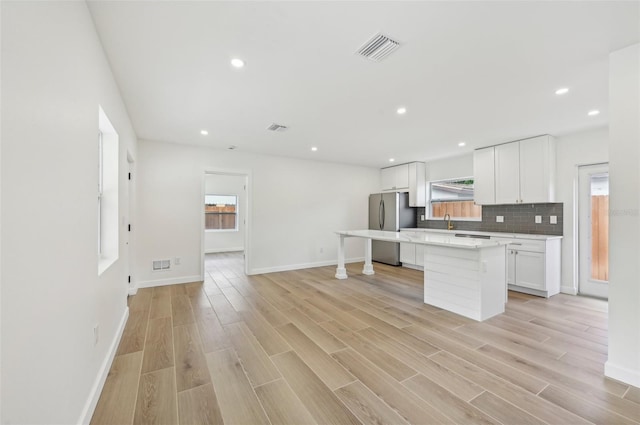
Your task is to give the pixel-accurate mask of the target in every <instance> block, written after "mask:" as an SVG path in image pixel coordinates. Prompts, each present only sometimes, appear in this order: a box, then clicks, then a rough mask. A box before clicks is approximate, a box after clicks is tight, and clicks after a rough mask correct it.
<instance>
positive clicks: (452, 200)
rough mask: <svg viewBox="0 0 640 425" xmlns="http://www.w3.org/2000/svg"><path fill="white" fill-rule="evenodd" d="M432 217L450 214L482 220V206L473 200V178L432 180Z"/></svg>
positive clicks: (452, 216) (453, 217)
mask: <svg viewBox="0 0 640 425" xmlns="http://www.w3.org/2000/svg"><path fill="white" fill-rule="evenodd" d="M430 189H431V198H430V209H431V211H430V217H431V218H435V219H437V218H443V217H444V216H445V214H449V216H450V217H451V218H452V219H456V220H481V219H482V206H480V205H476V204H475V203H474V202H473V178H466V179H465V178H461V179H455V180H443V181H438V182H431V184H430Z"/></svg>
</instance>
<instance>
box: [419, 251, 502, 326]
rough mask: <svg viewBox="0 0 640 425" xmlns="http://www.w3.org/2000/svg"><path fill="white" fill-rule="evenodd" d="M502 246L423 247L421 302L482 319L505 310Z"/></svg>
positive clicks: (471, 317) (475, 318)
mask: <svg viewBox="0 0 640 425" xmlns="http://www.w3.org/2000/svg"><path fill="white" fill-rule="evenodd" d="M505 255H506V254H505V247H504V246H495V247H486V248H483V249H459V248H448V247H443V246H425V249H424V302H425V304H430V305H433V306H436V307H440V308H442V309H444V310H448V311H451V312H453V313H456V314H459V315H461V316H465V317H468V318H470V319H474V320H478V321H483V320H486V319H488V318H490V317H493V316H495V315H496V314H501V313H504V304H505V302H506V289H505V288H506V281H507V275H506V265H505V259H506V257H505Z"/></svg>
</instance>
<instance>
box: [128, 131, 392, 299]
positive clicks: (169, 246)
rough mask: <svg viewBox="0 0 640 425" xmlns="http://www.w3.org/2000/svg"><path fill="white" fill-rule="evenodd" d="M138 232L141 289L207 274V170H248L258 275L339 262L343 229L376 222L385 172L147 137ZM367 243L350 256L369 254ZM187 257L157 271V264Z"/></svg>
mask: <svg viewBox="0 0 640 425" xmlns="http://www.w3.org/2000/svg"><path fill="white" fill-rule="evenodd" d="M137 167H138V193H139V196H138V204H137V214H138V217H139V218H144V220H142V219H138V220H137V223H138V231H137V232H136V233H134V237H135V238H136V244H137V245H136V246H137V252H138V254H137V258H136V267H135V271H134V273H133V278H134V279H135V281H136V283H137V284H138V285H139V286H150V285H158V284H167V283H177V282H186V281H189V280H197V279H200V276H201V272H202V266H201V264H200V262H201V257H200V250H201V237H202V230H201V220H202V214H203V209H202V199H201V196H202V186H201V185H202V184H203V175H204V174H203V173H204V171H205V170H221V169H222V170H228V171H234V170H235V171H241V172H243V171H248V172H249V173H250V181H249V188H248V189H249V192H248V196H249V215H248V217H247V219H248V220H247V231H248V232H249V240H248V246H247V247H246V248H247V261H248V265H249V272H250V273H262V272H268V271H275V270H284V269H291V268H296V267H305V266H314V265H325V264H333V263H335V262H336V261H337V243H338V238H337V236H336V235H335V234H334V233H333V232H334V231H336V230H341V229H362V228H366V227H367V225H368V211H367V209H368V197H369V194H370V193H374V192H377V191H378V190H379V186H378V185H379V179H380V170H378V169H376V168H367V167H357V166H350V165H342V164H335V163H328V162H319V161H305V160H297V159H288V158H281V157H273V156H266V155H257V154H249V153H244V152H242V151H239V150H236V151H228V150H217V149H210V148H203V147H195V146H186V145H178V144H171V143H160V142H148V141H142V140H141V141H139V144H138V163H137ZM363 256H364V249H363V244H362V241H356V240H354V241H351V240H350V241H348V243H347V257H348V258H362V257H363ZM173 257H181V259H182V261H181V263H182V264H181V265H180V266H177V267H176V268H175V269H173V270H170V271H166V272H152V271H151V261H152V260H153V259H159V258H173Z"/></svg>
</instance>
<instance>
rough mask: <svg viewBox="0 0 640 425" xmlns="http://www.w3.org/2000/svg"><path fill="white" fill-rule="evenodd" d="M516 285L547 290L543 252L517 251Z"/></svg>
mask: <svg viewBox="0 0 640 425" xmlns="http://www.w3.org/2000/svg"><path fill="white" fill-rule="evenodd" d="M516 253H517V254H516V283H515V284H516V285H517V286H522V287H525V288H531V289H538V290H540V291H544V290H546V287H545V283H544V254H543V253H541V252H529V251H516Z"/></svg>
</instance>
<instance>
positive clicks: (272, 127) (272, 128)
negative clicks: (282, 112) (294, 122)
mask: <svg viewBox="0 0 640 425" xmlns="http://www.w3.org/2000/svg"><path fill="white" fill-rule="evenodd" d="M267 130H269V131H279V132H283V131H287V126H286V125H281V124H276V123H273V124H271V125H270V126H269V127H267Z"/></svg>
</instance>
